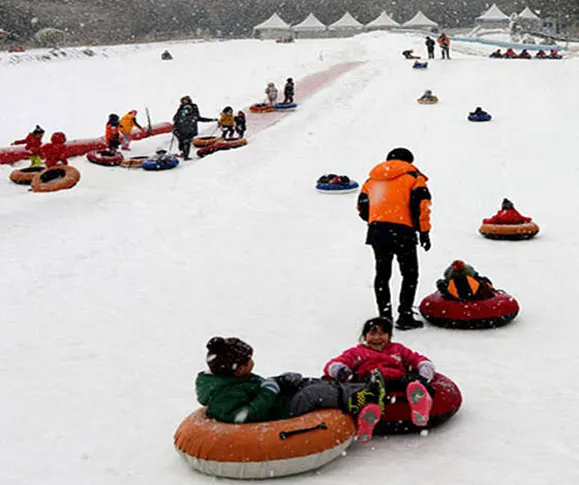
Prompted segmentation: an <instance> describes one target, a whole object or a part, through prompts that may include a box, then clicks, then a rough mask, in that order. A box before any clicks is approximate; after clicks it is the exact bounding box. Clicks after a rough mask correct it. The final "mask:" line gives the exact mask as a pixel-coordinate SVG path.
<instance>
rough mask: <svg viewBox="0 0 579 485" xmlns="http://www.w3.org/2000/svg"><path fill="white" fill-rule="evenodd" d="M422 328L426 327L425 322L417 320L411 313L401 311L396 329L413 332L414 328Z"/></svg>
mask: <svg viewBox="0 0 579 485" xmlns="http://www.w3.org/2000/svg"><path fill="white" fill-rule="evenodd" d="M422 327H424V322H422V321H421V320H416V319H415V318H414V315H413V314H412V312H411V311H410V312H408V311H401V312H400V315H399V316H398V320H396V328H397V329H398V330H412V329H413V328H422Z"/></svg>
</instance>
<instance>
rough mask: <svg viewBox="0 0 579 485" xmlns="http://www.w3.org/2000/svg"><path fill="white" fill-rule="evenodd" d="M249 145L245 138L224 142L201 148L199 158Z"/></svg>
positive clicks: (198, 152)
mask: <svg viewBox="0 0 579 485" xmlns="http://www.w3.org/2000/svg"><path fill="white" fill-rule="evenodd" d="M244 145H247V140H246V139H245V138H236V139H234V140H223V141H220V142H217V143H213V144H212V145H208V146H206V147H203V148H200V149H199V150H197V156H198V157H200V158H201V157H204V156H205V155H211V154H212V153H214V152H217V151H219V150H230V149H232V148H238V147H242V146H244Z"/></svg>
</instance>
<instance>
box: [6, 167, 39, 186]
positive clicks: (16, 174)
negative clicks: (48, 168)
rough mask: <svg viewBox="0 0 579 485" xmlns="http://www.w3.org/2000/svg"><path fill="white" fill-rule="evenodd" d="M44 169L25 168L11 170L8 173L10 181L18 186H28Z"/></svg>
mask: <svg viewBox="0 0 579 485" xmlns="http://www.w3.org/2000/svg"><path fill="white" fill-rule="evenodd" d="M44 169H45V167H26V168H20V169H18V170H13V171H12V172H11V173H10V180H12V182H14V183H15V184H19V185H30V184H31V183H32V179H33V178H34V176H35V175H36V174H37V173H39V172H42V171H43V170H44Z"/></svg>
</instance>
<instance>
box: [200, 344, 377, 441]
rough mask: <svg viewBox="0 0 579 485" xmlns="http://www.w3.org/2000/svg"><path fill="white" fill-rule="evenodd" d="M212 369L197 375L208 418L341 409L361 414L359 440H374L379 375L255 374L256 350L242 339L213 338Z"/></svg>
mask: <svg viewBox="0 0 579 485" xmlns="http://www.w3.org/2000/svg"><path fill="white" fill-rule="evenodd" d="M207 349H208V353H207V365H208V367H209V370H210V372H200V373H199V374H198V376H197V379H196V382H195V384H196V391H197V399H198V400H199V402H200V403H201V404H202V405H203V406H206V410H205V412H206V414H207V416H208V417H210V418H213V419H217V420H218V421H224V422H228V423H247V422H258V421H273V420H278V419H288V418H292V417H295V416H301V415H302V414H306V413H309V412H312V411H315V410H316V409H326V408H338V409H342V410H343V411H344V412H347V413H350V414H352V415H353V416H355V417H357V428H358V432H357V440H358V441H360V442H364V443H365V442H366V441H369V440H370V439H371V438H372V431H373V429H374V426H375V425H376V424H377V423H378V421H379V420H380V415H381V413H382V411H383V409H384V398H385V395H386V392H385V389H384V381H383V379H382V377H381V376H380V374H379V373H375V374H373V375H372V376H371V377H370V379H369V380H368V381H367V382H366V383H356V384H354V383H339V382H331V381H326V380H323V379H316V378H304V377H302V375H301V374H298V373H295V372H287V373H285V374H282V375H280V376H276V377H270V378H263V377H261V376H259V375H257V374H253V373H252V372H251V371H252V370H253V366H254V362H253V349H252V348H251V346H250V345H248V344H247V343H245V342H243V341H242V340H240V339H238V338H235V337H232V338H222V337H213V338H212V339H211V340H209V342H208V343H207Z"/></svg>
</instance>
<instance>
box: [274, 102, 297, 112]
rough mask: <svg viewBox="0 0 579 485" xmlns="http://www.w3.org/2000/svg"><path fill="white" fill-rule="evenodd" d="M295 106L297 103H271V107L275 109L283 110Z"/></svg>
mask: <svg viewBox="0 0 579 485" xmlns="http://www.w3.org/2000/svg"><path fill="white" fill-rule="evenodd" d="M297 106H298V105H297V104H296V103H275V104H274V105H273V107H274V108H275V109H276V110H277V111H285V110H286V109H296V108H297Z"/></svg>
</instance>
